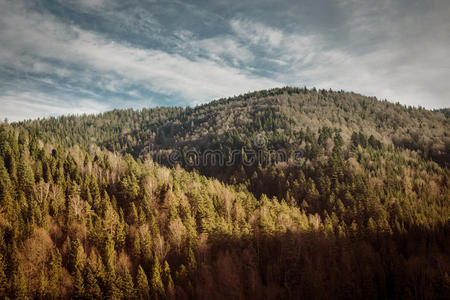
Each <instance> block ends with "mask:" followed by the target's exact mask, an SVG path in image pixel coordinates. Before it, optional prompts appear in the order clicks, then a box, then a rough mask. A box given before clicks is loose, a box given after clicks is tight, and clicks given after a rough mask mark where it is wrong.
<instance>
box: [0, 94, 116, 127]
mask: <svg viewBox="0 0 450 300" xmlns="http://www.w3.org/2000/svg"><path fill="white" fill-rule="evenodd" d="M61 100H63V101H61ZM64 100H66V101H64ZM67 100H69V101H67ZM74 100H75V99H61V98H53V97H49V95H48V94H42V93H37V92H35V91H33V92H24V93H16V92H12V93H10V92H8V93H5V94H3V95H1V96H0V103H1V105H2V114H3V117H4V118H8V120H9V121H20V120H24V119H36V118H43V117H51V116H59V115H63V114H67V113H70V114H78V115H81V114H84V113H86V114H93V113H99V112H103V111H107V110H109V109H112V107H110V106H109V105H107V104H105V103H100V102H98V101H96V100H93V99H76V101H74ZM18 108H20V109H19V110H18Z"/></svg>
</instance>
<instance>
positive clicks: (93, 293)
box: [84, 264, 102, 299]
mask: <svg viewBox="0 0 450 300" xmlns="http://www.w3.org/2000/svg"><path fill="white" fill-rule="evenodd" d="M84 278H85V293H86V296H87V297H89V298H90V299H101V298H102V291H101V289H100V286H99V285H98V282H97V278H96V277H95V273H94V269H93V267H92V265H91V264H87V265H86V268H85V276H84Z"/></svg>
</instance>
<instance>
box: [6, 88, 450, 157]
mask: <svg viewBox="0 0 450 300" xmlns="http://www.w3.org/2000/svg"><path fill="white" fill-rule="evenodd" d="M446 112H447V113H446ZM14 126H16V127H18V126H21V127H24V128H26V129H28V130H29V131H30V132H32V133H33V134H34V135H36V136H39V137H41V138H42V139H44V140H45V141H53V142H57V143H59V144H63V145H67V146H74V145H78V146H80V147H82V148H83V149H89V146H91V145H98V146H100V147H105V148H106V149H108V150H110V151H119V152H122V153H131V154H132V155H133V156H134V157H138V156H139V155H140V154H142V153H143V152H145V151H146V147H148V146H150V148H151V149H161V148H163V149H173V148H179V147H180V146H184V145H189V146H195V147H200V146H202V147H217V148H219V147H221V146H223V147H231V146H242V145H246V144H248V142H249V141H251V140H252V139H253V138H254V137H255V135H256V134H261V133H263V134H264V135H265V137H266V138H267V140H268V143H269V146H276V147H279V146H284V147H285V146H288V145H290V146H292V145H294V146H295V145H298V144H301V142H302V137H304V133H305V132H306V131H307V130H308V131H309V132H312V133H318V131H319V129H321V128H323V127H328V128H332V129H338V130H340V134H341V136H342V138H343V139H344V141H346V142H349V141H350V139H351V135H352V133H353V132H358V133H359V132H362V133H364V134H365V135H366V136H367V137H369V136H371V135H373V136H374V137H375V138H376V139H378V140H380V141H381V142H382V143H384V144H386V145H394V146H397V147H402V148H405V149H410V150H414V151H418V152H419V154H420V155H421V156H422V157H424V158H431V159H433V160H434V161H436V162H438V163H439V164H441V165H442V164H448V163H449V161H450V134H449V132H450V119H449V115H448V110H445V109H443V110H437V111H429V110H426V109H423V108H414V107H406V106H403V105H400V104H393V103H390V102H388V101H378V100H377V99H375V98H373V97H365V96H361V95H358V94H355V93H348V92H343V91H331V90H330V91H326V90H315V89H312V90H308V89H306V88H304V89H302V88H289V87H286V88H277V89H272V90H263V91H258V92H253V93H248V94H245V95H240V96H236V97H232V98H228V99H220V100H216V101H212V102H210V103H208V104H204V105H201V106H197V107H195V108H189V107H188V108H180V107H160V108H152V109H142V110H138V111H136V110H132V109H128V110H114V111H110V112H106V113H102V114H99V115H88V116H63V117H58V118H49V119H43V120H34V121H25V122H19V123H15V124H14Z"/></svg>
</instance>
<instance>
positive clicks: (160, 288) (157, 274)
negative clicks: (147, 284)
mask: <svg viewBox="0 0 450 300" xmlns="http://www.w3.org/2000/svg"><path fill="white" fill-rule="evenodd" d="M151 290H152V295H153V298H155V299H160V298H163V297H164V296H165V292H164V284H163V282H162V279H161V264H160V263H159V259H158V256H157V255H156V254H155V255H154V259H153V267H152V280H151Z"/></svg>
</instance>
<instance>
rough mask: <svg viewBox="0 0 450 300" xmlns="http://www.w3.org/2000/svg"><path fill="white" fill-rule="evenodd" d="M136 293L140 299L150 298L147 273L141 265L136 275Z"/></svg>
mask: <svg viewBox="0 0 450 300" xmlns="http://www.w3.org/2000/svg"><path fill="white" fill-rule="evenodd" d="M136 293H137V297H138V299H140V300H144V299H149V297H150V287H149V285H148V280H147V275H145V272H144V270H143V269H142V267H141V266H140V265H139V267H138V272H137V276H136Z"/></svg>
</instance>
